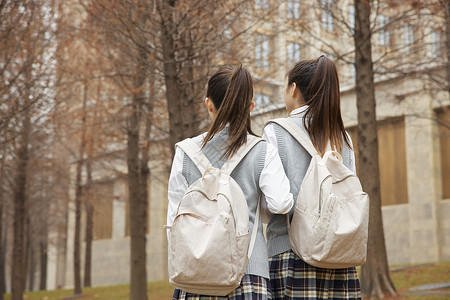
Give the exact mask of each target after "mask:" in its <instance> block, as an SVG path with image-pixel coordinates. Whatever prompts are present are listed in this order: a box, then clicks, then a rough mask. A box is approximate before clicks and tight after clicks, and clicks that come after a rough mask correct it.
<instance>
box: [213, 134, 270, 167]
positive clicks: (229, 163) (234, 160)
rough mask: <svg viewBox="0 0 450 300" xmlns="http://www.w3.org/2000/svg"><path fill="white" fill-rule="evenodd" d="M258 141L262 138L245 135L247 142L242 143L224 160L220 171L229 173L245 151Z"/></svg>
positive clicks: (245, 153) (243, 155)
mask: <svg viewBox="0 0 450 300" xmlns="http://www.w3.org/2000/svg"><path fill="white" fill-rule="evenodd" d="M260 141H262V139H261V138H259V137H256V136H253V135H247V143H245V145H242V146H241V148H239V150H238V151H237V152H236V153H235V154H234V155H233V156H232V157H231V158H229V159H228V160H227V161H226V162H225V164H224V165H223V166H222V169H221V170H222V173H226V174H228V175H230V174H231V172H233V170H234V168H236V166H237V165H238V164H239V163H240V162H241V160H242V159H243V158H244V157H245V156H246V155H247V153H248V152H249V151H250V150H251V149H252V148H253V147H254V146H255V145H256V144H257V143H259V142H260Z"/></svg>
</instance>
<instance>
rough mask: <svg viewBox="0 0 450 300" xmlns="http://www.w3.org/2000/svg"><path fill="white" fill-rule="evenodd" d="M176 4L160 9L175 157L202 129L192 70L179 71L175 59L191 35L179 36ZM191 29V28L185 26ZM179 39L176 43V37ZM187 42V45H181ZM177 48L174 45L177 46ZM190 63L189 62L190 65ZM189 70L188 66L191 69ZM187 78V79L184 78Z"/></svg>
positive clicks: (170, 0) (171, 2) (166, 0)
mask: <svg viewBox="0 0 450 300" xmlns="http://www.w3.org/2000/svg"><path fill="white" fill-rule="evenodd" d="M175 6H176V1H174V0H164V1H163V3H162V7H159V10H160V14H161V44H162V54H163V58H164V80H165V85H166V98H167V108H168V111H169V125H170V129H169V136H170V148H171V151H172V156H173V155H174V153H175V148H174V146H175V144H176V143H177V142H179V141H181V140H183V139H185V138H187V137H192V136H195V135H197V134H198V131H199V129H200V122H201V116H199V105H201V101H199V100H200V99H196V98H195V93H194V88H193V87H192V85H191V84H189V83H185V84H183V81H184V82H192V81H193V78H188V77H189V75H191V76H192V74H193V73H192V72H189V71H192V68H190V70H188V71H186V70H185V72H184V73H182V72H180V69H181V64H180V63H178V62H177V61H176V59H175V53H176V51H177V49H179V48H182V46H186V44H188V43H189V40H188V38H189V34H188V33H178V32H177V27H176V26H175V22H174V20H173V18H174V15H175V12H174V11H175V10H176V9H175ZM186 28H188V26H186ZM175 35H176V36H177V37H178V39H177V41H176V42H175V40H174V36H175ZM181 43H184V44H185V45H181ZM176 44H177V45H178V47H177V46H175V45H176ZM188 55H189V53H187V56H188ZM187 64H189V63H187ZM188 69H189V67H188ZM183 76H185V77H186V78H182V79H183V80H180V79H181V77H183Z"/></svg>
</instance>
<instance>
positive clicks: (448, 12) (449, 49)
mask: <svg viewBox="0 0 450 300" xmlns="http://www.w3.org/2000/svg"><path fill="white" fill-rule="evenodd" d="M444 3H445V23H446V26H445V35H446V44H447V45H446V48H445V52H446V53H447V92H448V95H449V98H450V2H449V1H448V0H447V1H445V0H444Z"/></svg>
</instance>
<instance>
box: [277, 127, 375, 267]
mask: <svg viewBox="0 0 450 300" xmlns="http://www.w3.org/2000/svg"><path fill="white" fill-rule="evenodd" d="M271 122H273V123H277V124H278V125H280V126H282V127H283V128H284V129H286V130H287V131H288V132H289V133H290V134H291V135H292V136H293V137H294V138H295V139H296V140H297V141H298V142H299V143H300V144H301V145H302V146H303V147H304V148H305V149H306V150H307V151H308V153H309V154H311V156H312V159H311V163H310V165H309V167H308V170H307V171H306V175H305V177H304V179H303V182H302V184H301V186H300V191H299V194H298V197H297V201H296V204H295V209H294V215H293V218H292V221H291V222H289V216H288V219H287V220H288V222H287V224H288V230H289V240H290V244H291V248H292V250H293V251H294V252H295V253H296V254H297V255H298V256H300V257H301V258H302V259H303V260H304V261H305V262H306V263H308V264H310V265H312V266H315V267H319V268H328V269H339V268H348V267H354V266H359V265H362V264H363V263H364V262H365V261H366V255H367V236H368V221H369V197H368V195H367V194H366V193H365V192H363V191H362V187H361V183H360V181H359V179H358V177H357V176H356V175H355V174H353V172H352V171H351V170H349V169H348V168H347V167H346V166H345V165H344V164H343V163H342V157H341V155H340V154H339V153H338V152H336V151H327V152H325V154H324V156H323V157H321V156H320V154H319V153H318V152H317V151H316V149H315V147H314V146H313V144H312V142H311V140H310V138H309V135H308V134H307V133H306V132H304V131H303V130H302V129H300V127H299V126H298V125H297V124H296V123H295V122H294V121H292V120H290V119H276V120H273V121H271Z"/></svg>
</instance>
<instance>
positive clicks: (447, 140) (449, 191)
mask: <svg viewBox="0 0 450 300" xmlns="http://www.w3.org/2000/svg"><path fill="white" fill-rule="evenodd" d="M438 121H439V140H440V144H441V178H442V198H443V199H450V155H448V154H449V153H450V110H448V108H447V109H446V110H444V111H442V112H440V113H439V114H438Z"/></svg>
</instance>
